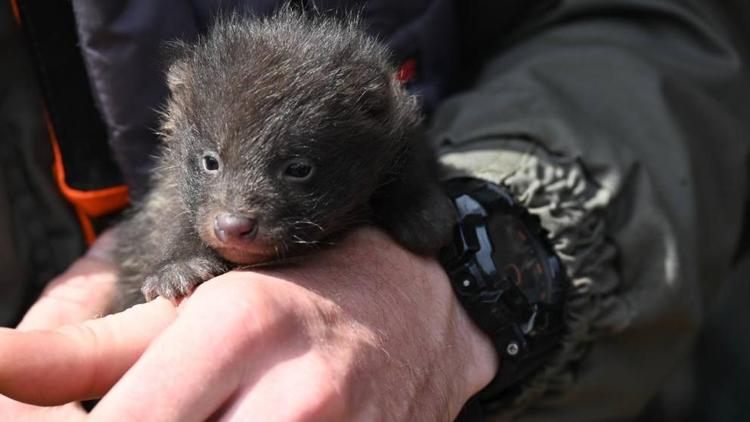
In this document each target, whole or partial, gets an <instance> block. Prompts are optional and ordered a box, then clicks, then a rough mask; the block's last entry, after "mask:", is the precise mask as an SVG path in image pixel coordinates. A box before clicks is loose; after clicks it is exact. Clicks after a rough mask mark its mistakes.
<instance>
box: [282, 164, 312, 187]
mask: <svg viewBox="0 0 750 422" xmlns="http://www.w3.org/2000/svg"><path fill="white" fill-rule="evenodd" d="M313 172H314V167H313V165H312V163H310V162H309V161H306V160H295V161H292V162H290V163H288V164H287V165H286V168H284V177H285V178H286V179H288V180H291V181H294V182H304V181H306V180H309V179H310V177H312V174H313Z"/></svg>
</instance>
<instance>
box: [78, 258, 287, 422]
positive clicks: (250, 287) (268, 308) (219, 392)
mask: <svg viewBox="0 0 750 422" xmlns="http://www.w3.org/2000/svg"><path fill="white" fill-rule="evenodd" d="M248 277H253V279H252V280H248ZM259 277H260V276H258V275H247V273H246V274H245V275H242V276H237V274H236V273H229V274H226V275H224V276H220V277H218V278H216V279H214V280H211V281H209V282H207V283H204V284H203V285H201V286H200V287H199V288H198V289H197V290H196V291H195V293H194V294H193V296H191V297H190V298H189V299H188V300H186V301H185V303H184V304H183V307H182V309H181V311H180V317H179V318H178V319H177V320H176V321H175V323H174V324H172V325H171V326H170V327H169V328H168V329H167V330H165V332H164V333H163V334H162V335H161V336H159V338H158V339H156V340H155V341H154V343H152V345H151V346H150V347H149V349H148V350H147V351H146V352H145V353H144V354H143V356H142V357H141V359H139V360H138V362H137V363H136V364H135V365H134V366H133V367H132V368H131V369H130V371H128V373H127V374H125V376H124V377H123V378H122V379H121V380H120V381H119V382H118V383H117V384H116V385H115V386H114V387H113V388H112V389H111V390H110V392H109V393H108V394H107V395H106V396H105V397H104V398H103V399H102V400H101V401H100V402H99V404H98V405H97V406H96V408H95V409H94V411H93V412H92V414H91V416H92V417H93V419H94V420H102V421H108V420H112V419H115V418H117V416H118V415H122V414H123V412H126V413H127V415H128V416H129V417H130V418H131V419H134V420H138V419H143V418H145V419H149V420H180V421H193V420H194V421H198V420H204V419H206V418H208V417H209V416H211V415H212V414H213V413H214V412H215V411H216V410H217V409H219V408H220V407H221V406H222V405H223V403H225V402H226V401H227V400H228V398H229V397H230V396H231V395H232V394H233V393H234V392H236V391H237V389H238V387H239V385H240V381H241V379H242V378H243V377H244V378H247V377H250V378H252V374H249V373H248V371H250V369H249V366H250V365H252V366H253V367H256V366H257V367H259V368H264V367H267V368H270V367H272V366H273V362H274V361H279V360H283V359H289V356H284V354H283V353H281V352H279V353H277V354H274V353H272V352H271V350H270V349H271V348H274V350H276V348H278V350H280V351H282V350H283V349H284V348H283V337H284V335H283V333H284V331H286V330H290V327H283V326H281V325H283V323H284V321H286V320H287V318H285V317H284V311H283V310H282V309H281V308H282V307H283V306H282V305H280V304H279V302H275V301H274V299H273V298H270V297H269V295H268V294H266V293H263V292H262V291H261V290H260V288H259V287H258V286H259V285H260V284H263V283H262V282H261V280H260V279H259ZM274 281H276V280H274ZM277 291H278V290H277ZM279 297H280V299H279V300H283V297H284V295H283V293H281V294H279ZM266 316H268V319H266ZM269 361H270V362H269ZM250 372H252V371H250ZM133 403H138V406H133Z"/></svg>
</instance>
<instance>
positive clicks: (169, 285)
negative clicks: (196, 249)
mask: <svg viewBox="0 0 750 422" xmlns="http://www.w3.org/2000/svg"><path fill="white" fill-rule="evenodd" d="M224 271H226V268H222V266H221V265H219V264H217V263H215V262H213V261H211V260H208V259H203V258H196V259H192V260H186V261H177V262H171V263H167V264H165V265H163V266H162V267H161V269H159V270H158V271H157V272H156V273H155V274H152V275H150V276H148V277H146V280H144V282H143V287H142V288H141V292H142V293H143V295H144V296H145V297H146V300H152V299H155V298H156V297H157V296H161V297H164V298H166V299H169V300H176V299H181V298H182V297H184V296H187V295H189V294H190V293H191V292H192V291H193V289H195V287H196V286H198V285H199V284H201V283H203V282H204V281H206V280H209V279H211V278H213V277H215V276H217V275H219V274H221V273H223V272H224Z"/></svg>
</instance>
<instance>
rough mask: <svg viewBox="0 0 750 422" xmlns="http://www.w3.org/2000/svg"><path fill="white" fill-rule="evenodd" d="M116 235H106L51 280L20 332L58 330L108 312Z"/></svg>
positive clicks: (28, 314) (111, 289)
mask: <svg viewBox="0 0 750 422" xmlns="http://www.w3.org/2000/svg"><path fill="white" fill-rule="evenodd" d="M114 241H115V239H114V233H113V232H112V231H109V232H105V233H103V234H102V235H101V236H100V237H99V239H97V241H96V243H94V244H93V245H92V246H91V248H89V250H88V252H87V253H86V255H85V256H83V257H81V258H80V259H78V260H77V261H76V262H74V263H73V265H71V266H70V268H68V270H66V271H65V272H64V273H63V274H61V275H59V276H57V277H56V278H55V279H54V280H52V281H51V282H50V283H49V285H48V286H47V288H46V289H45V290H44V292H43V293H42V295H41V297H40V298H39V299H38V300H37V302H36V303H35V304H34V305H33V306H32V307H31V309H29V311H28V312H27V313H26V315H25V316H24V318H23V320H22V321H21V323H20V324H19V325H18V329H21V330H37V329H46V328H56V327H59V326H61V325H65V324H74V323H77V322H82V321H85V320H87V319H91V318H95V317H97V316H100V315H102V314H104V313H105V312H107V311H108V308H109V305H110V302H111V300H112V297H113V296H114V291H115V281H116V274H115V270H114V266H113V264H112V263H111V261H110V260H109V257H110V256H111V253H112V248H113V247H114Z"/></svg>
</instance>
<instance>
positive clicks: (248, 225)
mask: <svg viewBox="0 0 750 422" xmlns="http://www.w3.org/2000/svg"><path fill="white" fill-rule="evenodd" d="M257 231H258V224H257V222H256V221H255V219H253V218H250V217H246V216H244V215H237V214H229V213H223V214H219V215H217V216H216V219H215V220H214V233H215V234H216V237H218V238H219V240H221V241H222V242H224V243H228V242H231V241H233V240H250V239H252V238H253V237H255V233H256V232H257Z"/></svg>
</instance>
